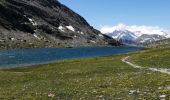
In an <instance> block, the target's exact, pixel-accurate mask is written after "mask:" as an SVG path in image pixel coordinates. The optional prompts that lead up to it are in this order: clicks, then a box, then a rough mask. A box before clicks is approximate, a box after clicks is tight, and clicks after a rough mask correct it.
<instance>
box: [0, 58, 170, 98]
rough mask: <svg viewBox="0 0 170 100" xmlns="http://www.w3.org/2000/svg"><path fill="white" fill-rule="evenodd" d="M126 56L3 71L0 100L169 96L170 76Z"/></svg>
mask: <svg viewBox="0 0 170 100" xmlns="http://www.w3.org/2000/svg"><path fill="white" fill-rule="evenodd" d="M125 56H127V55H117V56H111V57H100V58H90V59H80V60H66V61H60V62H56V63H52V64H46V65H36V66H32V67H24V68H14V69H5V70H1V71H0V99H5V100H11V99H17V100H20V99H21V100H22V99H24V100H27V99H28V100H48V99H53V100H56V99H62V100H63V99H64V100H71V99H73V100H80V99H82V100H99V99H107V100H109V99H110V100H113V99H119V100H136V99H139V100H140V99H148V100H151V99H161V98H160V96H161V95H166V99H167V100H168V99H169V97H170V90H169V87H170V76H169V75H167V74H161V73H158V72H151V71H149V70H145V69H142V70H139V69H134V68H132V67H131V66H128V65H127V64H125V63H123V62H121V59H122V58H123V57H125Z"/></svg>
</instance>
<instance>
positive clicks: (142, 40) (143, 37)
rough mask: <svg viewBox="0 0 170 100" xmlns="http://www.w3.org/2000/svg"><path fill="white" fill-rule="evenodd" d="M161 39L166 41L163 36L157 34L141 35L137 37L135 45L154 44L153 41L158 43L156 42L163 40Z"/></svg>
mask: <svg viewBox="0 0 170 100" xmlns="http://www.w3.org/2000/svg"><path fill="white" fill-rule="evenodd" d="M163 39H166V37H165V36H163V35H158V34H150V35H148V34H143V35H141V36H140V37H138V38H137V39H136V42H137V43H141V44H143V43H150V42H154V41H158V40H163Z"/></svg>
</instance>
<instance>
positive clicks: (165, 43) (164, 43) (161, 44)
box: [143, 38, 170, 48]
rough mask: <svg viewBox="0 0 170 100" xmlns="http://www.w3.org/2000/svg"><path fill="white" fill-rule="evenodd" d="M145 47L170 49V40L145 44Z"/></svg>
mask: <svg viewBox="0 0 170 100" xmlns="http://www.w3.org/2000/svg"><path fill="white" fill-rule="evenodd" d="M143 46H144V47H148V48H170V38H167V39H163V40H159V41H155V42H151V43H144V44H143Z"/></svg>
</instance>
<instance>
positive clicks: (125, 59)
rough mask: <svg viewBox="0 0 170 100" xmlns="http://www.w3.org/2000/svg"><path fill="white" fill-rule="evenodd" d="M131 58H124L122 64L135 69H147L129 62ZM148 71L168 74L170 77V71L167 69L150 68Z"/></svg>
mask: <svg viewBox="0 0 170 100" xmlns="http://www.w3.org/2000/svg"><path fill="white" fill-rule="evenodd" d="M129 58H130V56H127V57H124V58H123V59H122V62H124V63H126V64H128V65H130V66H132V67H133V68H139V69H142V68H146V67H142V66H138V65H136V64H133V63H131V62H129V60H128V59H129ZM148 69H149V70H151V71H156V72H161V73H166V74H168V75H170V69H166V68H148Z"/></svg>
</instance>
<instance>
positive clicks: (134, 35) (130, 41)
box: [101, 24, 169, 46]
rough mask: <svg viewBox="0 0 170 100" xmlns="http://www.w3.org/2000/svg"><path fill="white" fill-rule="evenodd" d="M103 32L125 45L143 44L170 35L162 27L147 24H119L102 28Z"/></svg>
mask: <svg viewBox="0 0 170 100" xmlns="http://www.w3.org/2000/svg"><path fill="white" fill-rule="evenodd" d="M101 32H102V33H103V34H106V35H108V36H110V37H112V38H113V39H116V40H117V41H119V42H121V43H122V44H125V45H138V46H139V45H142V44H143V43H150V42H154V41H158V40H162V39H166V38H168V37H169V34H168V33H167V32H165V31H164V30H162V29H159V28H157V27H156V28H155V27H147V26H126V25H124V24H119V25H118V26H114V27H111V28H108V27H106V28H102V29H101Z"/></svg>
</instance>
